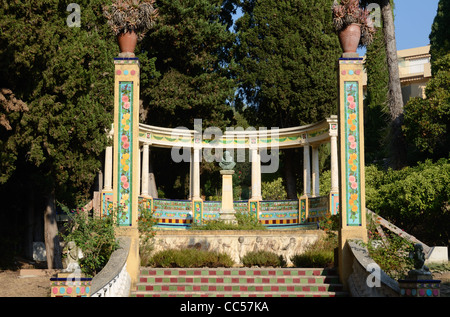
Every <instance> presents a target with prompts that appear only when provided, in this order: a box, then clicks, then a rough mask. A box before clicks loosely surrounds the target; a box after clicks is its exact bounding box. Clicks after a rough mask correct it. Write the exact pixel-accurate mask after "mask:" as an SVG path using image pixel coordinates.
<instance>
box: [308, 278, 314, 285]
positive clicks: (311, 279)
mask: <svg viewBox="0 0 450 317" xmlns="http://www.w3.org/2000/svg"><path fill="white" fill-rule="evenodd" d="M308 283H310V284H314V283H316V279H315V278H308Z"/></svg>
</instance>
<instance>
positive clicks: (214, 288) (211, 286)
mask: <svg viewBox="0 0 450 317" xmlns="http://www.w3.org/2000/svg"><path fill="white" fill-rule="evenodd" d="M208 290H209V291H211V292H215V291H216V290H217V288H216V286H215V285H210V286H209V287H208Z"/></svg>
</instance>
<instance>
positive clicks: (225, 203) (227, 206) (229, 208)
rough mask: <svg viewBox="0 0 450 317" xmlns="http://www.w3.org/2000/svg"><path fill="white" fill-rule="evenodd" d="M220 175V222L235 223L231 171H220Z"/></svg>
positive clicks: (232, 172)
mask: <svg viewBox="0 0 450 317" xmlns="http://www.w3.org/2000/svg"><path fill="white" fill-rule="evenodd" d="M220 174H221V175H222V208H221V209H220V218H219V219H220V220H221V221H224V222H225V223H237V221H236V217H235V215H234V214H235V210H234V207H233V174H234V171H233V170H221V171H220Z"/></svg>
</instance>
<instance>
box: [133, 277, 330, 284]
mask: <svg viewBox="0 0 450 317" xmlns="http://www.w3.org/2000/svg"><path fill="white" fill-rule="evenodd" d="M139 282H140V283H147V284H161V283H164V284H168V283H174V284H181V283H195V284H200V283H202V284H207V283H209V284H333V283H339V278H338V277H327V276H316V277H305V278H301V277H298V278H296V277H281V278H264V277H256V278H251V277H245V278H241V277H145V276H144V277H140V278H139Z"/></svg>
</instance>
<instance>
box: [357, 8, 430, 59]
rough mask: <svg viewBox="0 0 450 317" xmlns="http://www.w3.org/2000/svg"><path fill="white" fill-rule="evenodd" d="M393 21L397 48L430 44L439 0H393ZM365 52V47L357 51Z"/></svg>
mask: <svg viewBox="0 0 450 317" xmlns="http://www.w3.org/2000/svg"><path fill="white" fill-rule="evenodd" d="M394 1H395V9H394V23H395V39H396V42H397V50H404V49H408V48H414V47H420V46H426V45H428V44H430V40H429V38H428V37H429V35H430V32H431V25H432V24H433V20H434V17H435V16H436V13H437V8H438V2H439V0H394ZM358 52H359V54H360V55H364V54H365V49H362V50H359V51H358Z"/></svg>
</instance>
